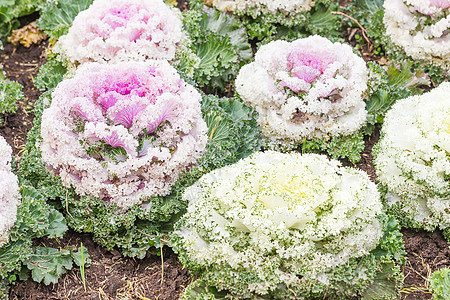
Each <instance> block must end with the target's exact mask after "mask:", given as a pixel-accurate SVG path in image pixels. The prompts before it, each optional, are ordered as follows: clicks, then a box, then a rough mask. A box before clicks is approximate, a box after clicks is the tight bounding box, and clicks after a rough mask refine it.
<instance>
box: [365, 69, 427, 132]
mask: <svg viewBox="0 0 450 300" xmlns="http://www.w3.org/2000/svg"><path fill="white" fill-rule="evenodd" d="M368 66H369V70H370V71H369V84H368V85H369V90H368V95H367V99H368V100H367V101H366V109H367V112H368V123H369V124H370V125H374V124H375V123H377V122H378V123H382V122H383V117H384V115H385V114H386V112H387V111H388V110H389V109H390V108H391V106H392V105H393V104H394V103H395V102H396V101H397V100H400V99H403V98H406V97H409V96H411V95H417V94H421V93H422V92H423V88H424V87H427V86H429V85H430V81H429V79H428V78H427V77H426V74H425V72H424V70H423V69H421V68H413V63H412V62H408V61H403V62H401V63H395V62H392V63H391V64H390V65H389V66H388V67H387V68H383V67H382V66H380V65H378V64H377V63H374V62H369V63H368Z"/></svg>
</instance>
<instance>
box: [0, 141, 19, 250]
mask: <svg viewBox="0 0 450 300" xmlns="http://www.w3.org/2000/svg"><path fill="white" fill-rule="evenodd" d="M11 154H12V150H11V147H10V146H9V145H8V144H7V143H6V140H5V139H4V138H3V137H2V136H0V247H1V246H3V245H4V244H6V243H7V242H8V236H9V230H10V229H11V227H12V226H13V225H14V223H15V222H16V219H17V205H18V204H19V184H18V181H17V177H16V175H14V174H13V173H12V172H11Z"/></svg>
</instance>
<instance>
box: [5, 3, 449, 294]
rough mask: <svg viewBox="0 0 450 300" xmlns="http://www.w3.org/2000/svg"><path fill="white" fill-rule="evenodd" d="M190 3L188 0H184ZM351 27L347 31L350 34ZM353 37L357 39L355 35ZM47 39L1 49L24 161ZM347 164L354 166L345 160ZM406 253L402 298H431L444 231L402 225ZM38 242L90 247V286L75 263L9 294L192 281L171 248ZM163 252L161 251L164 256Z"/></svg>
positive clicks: (13, 140) (156, 288)
mask: <svg viewBox="0 0 450 300" xmlns="http://www.w3.org/2000/svg"><path fill="white" fill-rule="evenodd" d="M180 2H181V5H185V3H184V1H180ZM351 30H352V29H349V31H348V34H349V35H350V34H351ZM348 42H350V43H352V42H353V41H352V40H349V41H348ZM47 46H48V42H46V41H44V42H42V43H41V44H39V45H32V46H31V47H30V48H25V47H24V46H21V45H20V46H17V47H15V46H13V45H10V44H6V45H5V47H4V48H5V49H4V51H1V52H0V64H1V65H3V70H4V71H5V72H6V76H7V77H8V78H9V79H11V80H15V81H17V82H19V83H20V84H22V85H23V86H24V89H23V92H24V95H25V98H24V99H23V100H21V101H19V103H18V110H17V112H16V113H15V114H10V115H8V116H7V118H6V124H5V126H3V127H0V134H1V135H2V136H4V137H5V138H6V140H7V141H8V143H9V144H10V145H11V146H12V147H13V153H14V156H15V159H16V160H17V161H20V156H21V152H22V150H23V149H24V146H25V143H26V134H27V132H28V130H29V129H30V128H31V127H32V122H33V117H34V116H33V113H32V108H33V103H34V102H35V101H36V100H37V98H38V97H39V95H40V92H39V91H38V90H36V88H35V87H34V84H33V78H35V76H36V74H37V72H38V70H39V68H40V66H41V65H42V64H44V63H45V61H46V51H45V50H46V48H47ZM361 52H362V54H363V56H364V57H365V59H366V60H370V59H373V56H372V55H371V54H370V52H371V51H370V49H369V48H365V49H362V51H361ZM378 138H379V128H377V129H376V130H375V131H374V132H373V134H372V136H370V137H366V147H365V150H364V152H363V154H362V159H361V161H360V162H359V163H357V164H356V165H355V167H357V168H359V169H361V170H364V171H366V172H367V173H368V174H369V176H370V177H371V179H372V180H373V181H375V180H376V174H375V170H374V167H373V163H372V154H371V149H372V147H373V145H374V144H375V143H376V142H377V141H378ZM343 164H344V165H351V164H350V163H349V162H347V161H343ZM402 233H403V239H404V241H405V248H406V252H407V260H406V263H405V265H404V266H403V273H404V276H405V284H404V287H403V289H402V291H401V299H408V300H410V299H411V300H412V299H420V300H422V299H431V293H430V292H429V290H428V283H427V280H426V279H427V278H428V277H429V275H430V274H431V273H432V272H433V271H435V270H438V269H441V268H443V267H450V248H449V244H448V243H447V242H446V241H445V239H444V238H443V236H442V233H441V232H439V231H436V232H424V231H418V232H416V231H413V230H410V229H402ZM35 243H36V245H41V246H52V247H55V248H60V249H67V248H68V247H79V246H81V244H82V245H83V246H85V247H86V248H87V249H88V252H89V255H90V258H91V260H92V262H91V264H90V266H89V267H88V268H86V271H85V286H84V285H83V280H82V276H81V274H80V270H79V269H78V268H75V269H74V270H71V271H69V272H68V273H66V274H65V275H63V276H62V277H61V278H60V280H59V282H58V283H57V284H50V285H48V286H46V285H44V284H39V283H36V282H34V281H32V280H31V279H28V280H26V281H17V282H16V283H15V285H14V286H13V287H12V288H11V291H10V299H11V300H16V299H42V300H47V299H48V300H50V299H55V300H56V299H71V300H78V299H99V300H106V299H108V300H109V299H129V300H131V299H141V300H146V299H152V300H153V299H159V300H165V299H178V298H179V296H180V295H181V294H182V293H183V291H184V289H185V287H186V286H187V285H188V284H189V283H190V282H191V281H192V280H193V277H192V276H190V275H189V273H188V271H187V270H186V269H184V268H183V266H182V265H181V263H180V262H179V261H178V260H177V256H176V254H174V253H173V252H172V251H171V250H170V249H169V248H164V249H162V251H161V249H155V250H154V251H152V252H151V253H149V254H148V255H147V257H146V258H145V259H142V260H138V259H133V258H127V257H123V256H122V255H121V254H120V253H119V252H118V251H117V250H113V251H107V250H106V249H105V248H103V247H101V246H99V245H97V244H95V243H94V242H93V240H92V236H91V235H89V234H80V233H76V232H74V231H71V230H69V231H68V232H67V233H66V234H65V236H64V237H63V238H62V239H59V240H47V239H40V240H37V241H35ZM161 252H162V255H161Z"/></svg>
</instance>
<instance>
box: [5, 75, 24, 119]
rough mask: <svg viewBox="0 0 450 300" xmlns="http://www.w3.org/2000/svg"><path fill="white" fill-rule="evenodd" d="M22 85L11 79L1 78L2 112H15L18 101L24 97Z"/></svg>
mask: <svg viewBox="0 0 450 300" xmlns="http://www.w3.org/2000/svg"><path fill="white" fill-rule="evenodd" d="M22 88H23V87H22V85H21V84H19V83H18V82H14V81H11V80H8V79H6V80H0V114H5V113H14V112H15V111H16V110H17V104H16V102H17V101H18V100H21V99H23V98H24V95H23V92H22Z"/></svg>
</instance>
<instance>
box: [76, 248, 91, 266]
mask: <svg viewBox="0 0 450 300" xmlns="http://www.w3.org/2000/svg"><path fill="white" fill-rule="evenodd" d="M81 249H83V255H81ZM71 256H72V258H73V261H74V262H75V264H76V265H77V266H79V267H81V266H84V267H88V266H89V265H90V264H91V262H92V260H91V258H90V256H89V253H88V250H87V249H86V247H84V246H83V247H80V248H78V251H77V252H74V251H72V252H71Z"/></svg>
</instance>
